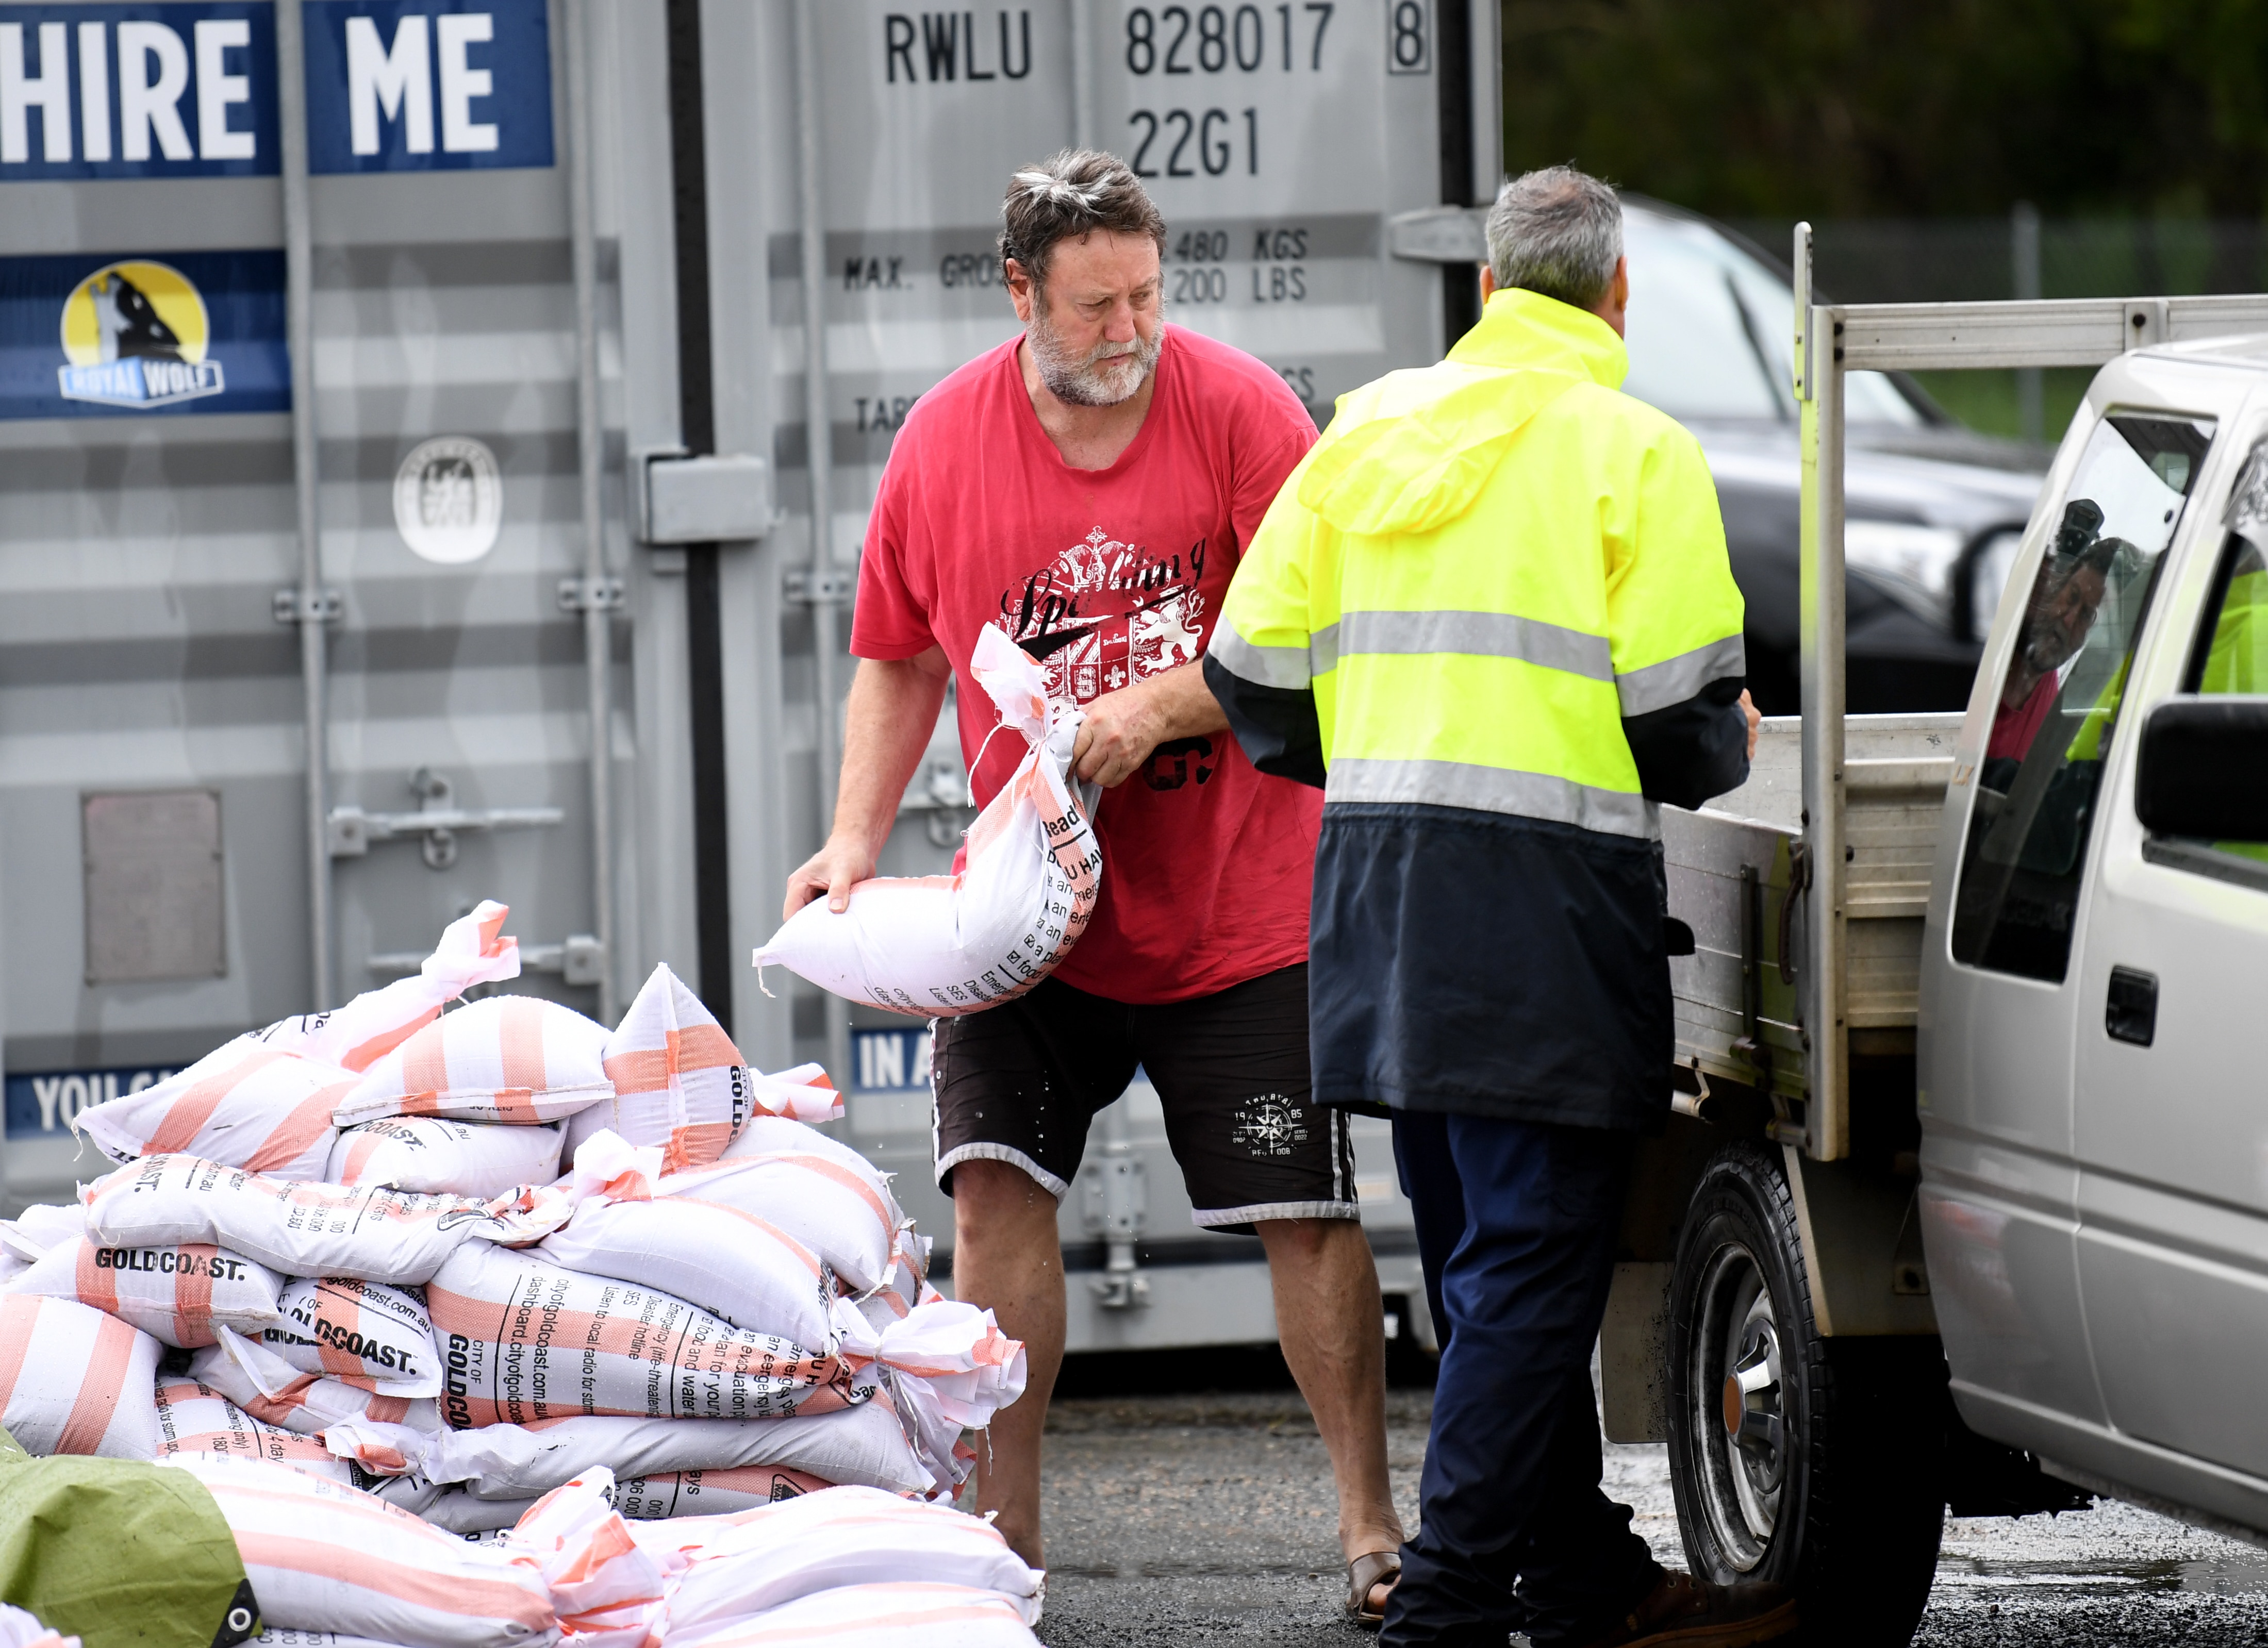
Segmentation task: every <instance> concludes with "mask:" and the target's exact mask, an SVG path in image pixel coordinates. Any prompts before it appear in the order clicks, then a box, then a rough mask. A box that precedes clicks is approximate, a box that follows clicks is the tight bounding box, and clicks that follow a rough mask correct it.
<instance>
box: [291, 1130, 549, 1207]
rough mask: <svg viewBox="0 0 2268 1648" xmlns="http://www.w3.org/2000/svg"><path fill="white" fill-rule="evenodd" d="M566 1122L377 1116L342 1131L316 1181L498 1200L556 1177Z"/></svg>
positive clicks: (433, 1194)
mask: <svg viewBox="0 0 2268 1648" xmlns="http://www.w3.org/2000/svg"><path fill="white" fill-rule="evenodd" d="M567 1125H568V1124H567V1123H565V1122H550V1123H549V1124H547V1125H545V1126H542V1127H510V1126H507V1125H505V1124H504V1123H502V1122H455V1121H451V1120H449V1119H448V1118H446V1117H445V1116H385V1117H381V1118H380V1119H379V1120H378V1121H376V1122H364V1123H363V1124H362V1125H361V1126H359V1127H350V1128H348V1129H344V1130H343V1131H342V1132H341V1133H340V1134H339V1136H338V1138H337V1140H336V1142H335V1143H334V1144H332V1146H331V1159H330V1165H329V1166H328V1170H327V1171H326V1172H325V1173H324V1174H323V1176H324V1177H325V1178H326V1179H328V1180H329V1181H331V1182H332V1183H333V1184H343V1185H373V1184H374V1185H391V1186H392V1187H394V1188H395V1189H396V1190H416V1191H421V1192H423V1193H424V1194H426V1195H428V1196H479V1197H482V1199H484V1200H485V1199H486V1198H488V1197H490V1196H503V1195H504V1194H505V1193H506V1192H507V1191H509V1190H512V1188H515V1187H517V1186H519V1185H527V1184H544V1183H548V1182H549V1181H551V1180H554V1179H556V1178H557V1177H558V1176H559V1163H560V1160H561V1151H562V1150H563V1147H564V1145H565V1143H566V1140H565V1137H564V1133H563V1129H564V1128H565V1127H566V1126H567Z"/></svg>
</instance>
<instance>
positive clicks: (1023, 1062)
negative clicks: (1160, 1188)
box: [931, 961, 1360, 1233]
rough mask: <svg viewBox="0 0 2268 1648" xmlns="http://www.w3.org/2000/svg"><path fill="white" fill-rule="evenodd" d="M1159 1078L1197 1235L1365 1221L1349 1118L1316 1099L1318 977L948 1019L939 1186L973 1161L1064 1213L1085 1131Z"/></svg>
mask: <svg viewBox="0 0 2268 1648" xmlns="http://www.w3.org/2000/svg"><path fill="white" fill-rule="evenodd" d="M1138 1069H1139V1070H1144V1071H1145V1072H1147V1074H1148V1075H1149V1078H1150V1080H1151V1083H1152V1085H1154V1086H1155V1087H1156V1088H1157V1090H1158V1097H1159V1099H1160V1100H1161V1101H1162V1102H1163V1104H1164V1107H1165V1112H1166V1137H1167V1142H1168V1143H1169V1144H1171V1145H1172V1146H1173V1151H1174V1159H1175V1161H1177V1162H1179V1163H1180V1164H1181V1167H1182V1180H1183V1181H1185V1182H1186V1183H1187V1185H1188V1187H1189V1205H1190V1207H1191V1208H1192V1209H1193V1210H1194V1211H1193V1215H1192V1216H1193V1217H1194V1218H1195V1219H1196V1221H1197V1224H1198V1225H1202V1226H1204V1227H1205V1228H1206V1229H1209V1230H1218V1231H1223V1232H1235V1233H1244V1232H1249V1231H1250V1229H1251V1226H1252V1225H1253V1223H1254V1222H1255V1221H1256V1220H1259V1219H1279V1218H1359V1217H1360V1210H1359V1208H1358V1207H1357V1205H1356V1203H1355V1193H1354V1151H1353V1148H1352V1146H1351V1144H1349V1143H1348V1141H1347V1122H1346V1115H1345V1113H1344V1112H1343V1111H1339V1110H1327V1109H1324V1108H1322V1107H1319V1106H1317V1105H1316V1104H1314V1101H1313V1093H1312V1086H1313V1084H1312V1082H1311V1080H1310V1078H1309V1075H1308V1069H1307V963H1305V962H1304V961H1303V962H1300V963H1299V964H1298V965H1297V966H1294V967H1285V968H1283V969H1281V970H1280V971H1278V972H1274V973H1263V974H1262V975H1260V976H1259V977H1258V978H1256V979H1248V980H1246V981H1245V982H1243V983H1241V984H1233V985H1231V986H1230V987H1229V988H1228V989H1226V990H1221V991H1219V992H1218V993H1217V994H1214V995H1211V996H1200V997H1197V998H1196V999H1195V1000H1193V1001H1181V1002H1168V1003H1166V1004H1162V1005H1159V1006H1146V1007H1145V1006H1132V1005H1130V1004H1127V1003H1124V1002H1115V1001H1111V1000H1108V999H1107V998H1106V997H1101V996H1093V995H1089V994H1088V993H1087V992H1086V991H1085V990H1075V989H1073V988H1072V987H1071V985H1068V984H1065V983H1063V982H1060V981H1058V980H1056V979H1045V980H1042V982H1040V983H1039V985H1038V986H1037V987H1036V988H1035V989H1034V990H1031V992H1030V993H1029V994H1027V995H1025V996H1021V997H1018V998H1017V999H1016V1000H1014V1001H1011V1002H1004V1003H1002V1004H1000V1005H999V1006H998V1007H988V1008H986V1009H985V1010H984V1011H983V1012H979V1013H971V1014H969V1015H968V1016H967V1017H966V1018H961V1019H939V1021H938V1024H937V1039H936V1042H935V1047H934V1052H933V1054H932V1064H931V1072H932V1077H933V1078H934V1080H935V1083H936V1093H937V1112H936V1115H937V1131H936V1144H937V1182H938V1184H939V1187H940V1188H942V1189H944V1190H945V1192H946V1194H947V1195H948V1196H949V1195H951V1194H952V1191H953V1170H954V1166H957V1165H958V1164H960V1163H961V1162H965V1161H1002V1162H1009V1163H1012V1164H1013V1165H1014V1166H1018V1167H1020V1168H1022V1169H1023V1170H1024V1171H1025V1172H1026V1173H1029V1174H1031V1176H1032V1177H1033V1178H1034V1179H1035V1180H1037V1181H1039V1182H1040V1183H1041V1184H1042V1185H1045V1186H1046V1187H1047V1188H1048V1190H1049V1192H1050V1193H1051V1194H1052V1195H1053V1196H1055V1198H1056V1199H1057V1201H1061V1200H1062V1199H1063V1197H1064V1193H1065V1192H1066V1191H1068V1190H1069V1189H1070V1188H1071V1181H1072V1180H1073V1179H1075V1178H1077V1177H1078V1176H1079V1159H1080V1158H1081V1157H1082V1156H1084V1155H1085V1154H1086V1134H1087V1128H1088V1125H1089V1124H1090V1123H1091V1122H1093V1121H1094V1117H1095V1114H1096V1112H1098V1111H1100V1110H1101V1108H1102V1107H1104V1106H1105V1105H1108V1103H1110V1102H1111V1100H1114V1099H1116V1098H1117V1097H1118V1096H1119V1094H1121V1093H1124V1092H1125V1091H1126V1088H1127V1085H1128V1084H1129V1083H1130V1082H1131V1081H1132V1080H1133V1079H1134V1073H1135V1071H1136V1070H1138Z"/></svg>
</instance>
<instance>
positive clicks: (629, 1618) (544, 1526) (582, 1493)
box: [504, 1470, 661, 1648]
mask: <svg viewBox="0 0 2268 1648" xmlns="http://www.w3.org/2000/svg"><path fill="white" fill-rule="evenodd" d="M504 1549H505V1550H507V1551H510V1552H512V1555H513V1556H515V1557H518V1558H519V1559H521V1560H524V1561H534V1562H535V1563H538V1564H540V1565H541V1571H542V1574H543V1578H544V1581H545V1583H546V1584H548V1585H549V1586H550V1587H551V1606H552V1607H553V1608H555V1609H556V1610H557V1613H558V1615H559V1629H560V1630H561V1632H562V1633H563V1635H564V1636H565V1637H566V1639H567V1640H568V1641H569V1642H571V1643H572V1644H576V1648H641V1644H644V1643H645V1642H646V1641H647V1640H648V1635H649V1631H650V1630H651V1627H652V1623H653V1620H654V1617H655V1615H657V1614H658V1613H659V1611H660V1608H661V1571H660V1570H659V1568H657V1567H656V1566H655V1565H654V1561H653V1558H652V1557H651V1556H647V1555H646V1554H645V1553H644V1551H642V1550H640V1549H638V1547H637V1541H635V1540H634V1539H632V1538H631V1537H630V1529H629V1527H627V1526H626V1525H625V1524H624V1523H623V1521H622V1514H621V1512H617V1511H616V1510H615V1479H614V1477H613V1475H610V1474H609V1473H608V1472H606V1471H603V1470H600V1471H593V1472H592V1473H591V1474H590V1475H588V1476H578V1477H577V1478H576V1479H575V1480H574V1481H573V1482H569V1483H568V1484H567V1485H566V1486H565V1487H563V1488H560V1489H556V1490H554V1491H552V1492H550V1493H548V1494H546V1495H544V1497H542V1498H541V1499H539V1500H538V1501H536V1503H535V1504H534V1505H532V1506H530V1507H529V1509H528V1512H527V1515H525V1516H523V1517H521V1518H520V1519H519V1521H518V1522H516V1523H514V1524H513V1525H512V1527H511V1528H510V1529H509V1530H508V1531H507V1532H506V1533H505V1534H504ZM656 1640H659V1639H658V1638H657V1639H656Z"/></svg>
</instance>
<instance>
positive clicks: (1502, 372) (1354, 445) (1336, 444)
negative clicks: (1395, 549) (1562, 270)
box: [1300, 290, 1630, 537]
mask: <svg viewBox="0 0 2268 1648" xmlns="http://www.w3.org/2000/svg"><path fill="white" fill-rule="evenodd" d="M1629 370H1630V356H1629V353H1628V352H1627V351H1626V350H1625V349H1624V347H1623V341H1622V339H1621V338H1619V337H1617V336H1616V335H1615V330H1614V328H1613V327H1610V326H1609V325H1608V324H1607V323H1606V322H1605V321H1604V320H1601V319H1600V318H1599V317H1598V316H1596V315H1594V314H1593V313H1590V312H1589V311H1588V310H1586V309H1578V308H1575V307H1574V306H1573V305H1570V304H1564V303H1561V302H1559V301H1558V300H1557V298H1545V297H1543V296H1541V295H1540V294H1538V293H1535V292H1531V291H1517V290H1513V291H1499V292H1498V293H1496V294H1495V295H1494V296H1492V297H1491V298H1490V299H1489V301H1488V307H1487V309H1486V310H1485V311H1484V313H1483V314H1482V316H1481V321H1480V324H1479V325H1478V326H1476V327H1474V328H1473V329H1472V330H1471V331H1469V332H1468V333H1467V334H1465V335H1464V336H1463V337H1462V338H1460V339H1459V340H1458V341H1457V345H1456V347H1455V348H1454V349H1451V350H1450V351H1449V357H1448V358H1447V360H1445V361H1443V362H1442V363H1441V364H1440V365H1438V366H1427V367H1424V368H1420V369H1418V370H1415V371H1409V372H1389V373H1388V374H1387V375H1386V376H1385V377H1383V378H1381V379H1378V380H1377V381H1376V382H1374V383H1369V384H1366V385H1364V386H1362V387H1361V388H1359V389H1357V390H1354V391H1352V392H1351V393H1350V394H1345V395H1342V396H1341V397H1340V398H1339V403H1338V416H1337V417H1335V418H1334V419H1332V420H1331V426H1330V428H1329V430H1326V431H1325V432H1324V434H1323V437H1322V439H1321V440H1319V441H1317V442H1316V443H1315V448H1314V452H1313V453H1312V454H1310V456H1309V457H1308V460H1307V472H1306V474H1305V475H1303V476H1302V477H1301V479H1300V503H1301V504H1303V505H1305V506H1306V507H1307V508H1308V509H1310V510H1313V511H1314V512H1315V513H1316V514H1318V515H1320V516H1322V518H1323V519H1325V520H1327V521H1329V523H1330V524H1331V525H1332V526H1336V527H1337V528H1338V529H1339V530H1340V531H1341V532H1344V533H1356V534H1359V535H1362V536H1366V537H1374V536H1378V535H1381V534H1385V533H1424V532H1431V531H1432V530H1434V529H1435V528H1436V527H1439V526H1446V525H1447V523H1448V522H1450V521H1453V520H1454V519H1457V518H1458V517H1459V516H1460V515H1462V514H1463V513H1464V512H1465V511H1467V510H1469V509H1470V508H1471V507H1472V505H1473V501H1474V500H1475V499H1476V498H1477V497H1479V496H1480V492H1481V489H1482V487H1483V486H1484V485H1485V484H1486V483H1487V482H1488V478H1489V476H1490V475H1491V474H1493V473H1494V472H1495V469H1496V466H1497V464H1498V462H1499V460H1501V459H1502V458H1503V456H1504V453H1505V450H1506V447H1508V446H1509V445H1511V444H1512V439H1513V436H1515V435H1517V434H1518V433H1519V432H1520V431H1521V429H1522V428H1523V427H1524V426H1525V425H1526V424H1527V423H1528V420H1529V419H1530V418H1532V417H1534V416H1535V415H1536V414H1537V413H1538V412H1540V411H1542V410H1543V408H1545V407H1546V406H1549V405H1550V403H1551V402H1552V401H1555V400H1557V398H1558V397H1559V396H1560V395H1562V394H1565V392H1566V391H1567V390H1569V389H1571V388H1572V387H1574V386H1576V385H1577V384H1582V383H1595V384H1601V385H1603V386H1606V387H1607V388H1609V389H1615V388H1619V387H1621V386H1622V381H1623V378H1624V375H1625V374H1626V373H1627V372H1629Z"/></svg>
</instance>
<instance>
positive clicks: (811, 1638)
mask: <svg viewBox="0 0 2268 1648" xmlns="http://www.w3.org/2000/svg"><path fill="white" fill-rule="evenodd" d="M1038 1643H1039V1638H1038V1637H1035V1636H1033V1635H1032V1628H1031V1627H1030V1626H1028V1625H1027V1624H1025V1623H1024V1611H1023V1609H1022V1608H1020V1607H1019V1606H1018V1605H1017V1604H1016V1603H1015V1602H1014V1601H1013V1600H1010V1599H1009V1598H1007V1597H1005V1596H1002V1595H1001V1594H1000V1593H998V1592H997V1591H979V1590H977V1589H976V1588H975V1587H973V1586H969V1585H924V1584H922V1583H921V1582H919V1581H902V1582H899V1583H895V1584H891V1585H838V1586H836V1588H835V1589H834V1590H832V1591H820V1592H815V1593H813V1594H812V1595H810V1596H806V1597H803V1598H800V1599H799V1600H796V1601H793V1602H790V1603H788V1604H787V1605H786V1606H784V1607H783V1608H773V1609H772V1610H770V1612H769V1613H765V1614H759V1615H755V1617H754V1618H751V1619H747V1620H743V1621H741V1622H739V1623H737V1624H733V1625H727V1626H725V1627H724V1628H723V1629H722V1630H718V1631H716V1632H714V1633H713V1634H711V1635H709V1636H706V1637H696V1636H692V1635H689V1634H687V1635H680V1636H675V1637H671V1638H670V1639H669V1648H907V1644H920V1648H1037V1644H1038Z"/></svg>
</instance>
